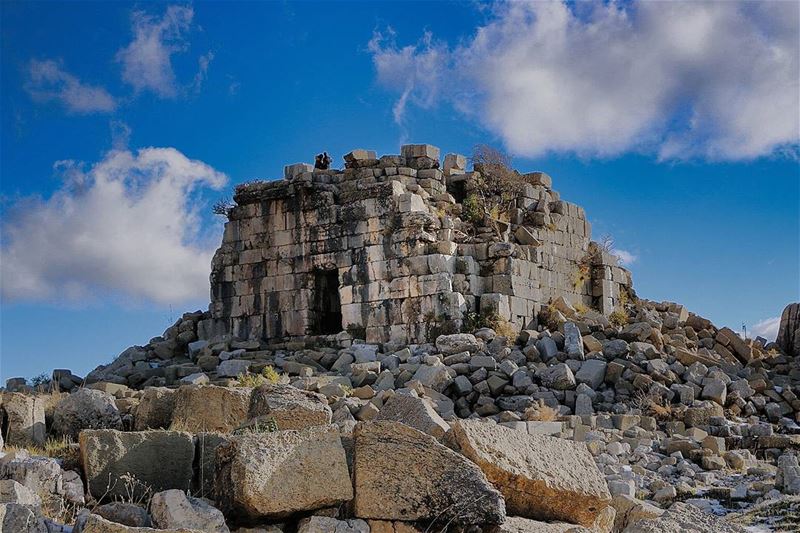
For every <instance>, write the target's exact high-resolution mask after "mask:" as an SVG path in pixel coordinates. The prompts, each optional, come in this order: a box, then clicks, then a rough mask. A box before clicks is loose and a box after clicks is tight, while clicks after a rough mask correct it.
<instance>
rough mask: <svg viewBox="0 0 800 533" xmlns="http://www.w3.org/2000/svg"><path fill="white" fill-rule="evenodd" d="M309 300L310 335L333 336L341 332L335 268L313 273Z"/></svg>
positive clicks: (337, 281)
mask: <svg viewBox="0 0 800 533" xmlns="http://www.w3.org/2000/svg"><path fill="white" fill-rule="evenodd" d="M311 299H312V301H311V328H312V331H311V334H312V335H333V334H336V333H339V332H340V331H342V304H341V301H340V300H339V272H338V271H337V270H336V269H335V268H331V269H317V270H315V271H314V290H313V293H312V295H311Z"/></svg>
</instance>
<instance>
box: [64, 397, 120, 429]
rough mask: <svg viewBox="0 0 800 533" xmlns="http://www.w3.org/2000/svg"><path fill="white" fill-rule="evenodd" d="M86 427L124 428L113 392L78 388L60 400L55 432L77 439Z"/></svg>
mask: <svg viewBox="0 0 800 533" xmlns="http://www.w3.org/2000/svg"><path fill="white" fill-rule="evenodd" d="M84 429H122V418H121V417H120V414H119V410H118V409H117V405H116V403H115V402H114V397H113V396H112V395H111V394H109V393H107V392H104V391H100V390H94V389H78V390H77V391H76V392H73V393H72V394H70V395H68V396H66V397H65V398H64V399H63V400H61V401H60V402H58V405H57V406H56V409H55V413H54V414H53V432H54V433H56V434H57V435H64V436H67V437H70V438H73V439H77V438H78V434H79V433H80V432H81V430H84Z"/></svg>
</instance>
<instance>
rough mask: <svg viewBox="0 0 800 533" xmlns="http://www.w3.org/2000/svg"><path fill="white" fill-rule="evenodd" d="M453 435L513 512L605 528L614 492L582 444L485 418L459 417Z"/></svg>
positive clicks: (611, 518)
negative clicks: (526, 430)
mask: <svg viewBox="0 0 800 533" xmlns="http://www.w3.org/2000/svg"><path fill="white" fill-rule="evenodd" d="M453 438H454V439H455V441H456V442H457V443H458V446H459V448H460V449H461V453H463V454H464V455H465V456H467V457H468V458H469V459H471V460H472V461H473V462H475V463H476V464H477V465H478V466H480V468H481V470H483V472H484V473H485V474H486V477H488V478H489V481H491V482H492V483H493V484H494V485H495V486H496V487H497V488H498V489H499V490H500V492H502V493H503V497H504V498H505V500H506V506H507V508H508V511H509V512H510V513H513V514H515V515H518V516H524V517H528V518H536V519H540V520H558V521H567V522H570V523H575V524H580V525H582V526H586V527H592V526H595V525H597V526H600V527H603V526H605V528H606V529H608V528H609V526H610V524H611V523H612V522H613V511H612V512H611V517H610V519H609V511H608V510H607V509H608V506H609V504H610V503H611V494H610V493H609V492H608V487H607V486H606V481H605V479H604V477H603V475H602V474H601V473H600V471H599V470H598V468H597V466H596V465H595V462H594V460H593V458H592V456H591V454H590V453H589V452H588V451H587V450H586V447H585V446H584V445H583V444H580V443H575V442H569V441H565V440H563V439H557V438H553V437H546V436H541V435H528V434H526V433H524V432H521V431H517V430H514V429H510V428H507V427H503V426H499V425H497V424H493V423H490V422H487V421H482V420H460V421H458V422H457V423H456V424H455V425H454V426H453Z"/></svg>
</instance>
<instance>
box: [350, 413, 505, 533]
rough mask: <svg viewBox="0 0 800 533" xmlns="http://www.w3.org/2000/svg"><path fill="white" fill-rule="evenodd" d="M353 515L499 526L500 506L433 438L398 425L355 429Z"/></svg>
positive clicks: (474, 471) (473, 470) (473, 469)
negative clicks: (354, 495)
mask: <svg viewBox="0 0 800 533" xmlns="http://www.w3.org/2000/svg"><path fill="white" fill-rule="evenodd" d="M354 438H355V452H354V453H355V457H354V465H353V469H354V477H355V492H356V498H355V502H354V503H355V505H354V510H355V515H356V516H358V517H359V518H366V519H378V520H403V521H436V523H437V524H439V525H440V527H442V526H444V524H447V523H452V524H461V525H486V524H500V523H502V522H503V520H504V519H505V502H504V501H503V497H502V496H501V495H500V493H499V492H497V490H496V489H495V488H494V487H493V486H492V485H491V484H490V483H489V481H488V480H487V479H486V476H484V474H483V473H482V472H481V471H480V469H479V468H478V467H477V466H475V465H474V464H473V463H471V462H470V461H468V460H467V459H466V458H464V457H463V456H462V455H460V454H458V453H456V452H454V451H452V450H450V449H449V448H446V447H445V446H443V445H441V444H440V443H439V442H437V441H436V439H434V438H433V437H432V436H430V435H427V434H425V433H422V432H421V431H418V430H416V429H413V428H411V427H409V426H406V425H404V424H401V423H398V422H389V421H380V422H365V423H360V424H358V425H357V426H356V429H355V432H354Z"/></svg>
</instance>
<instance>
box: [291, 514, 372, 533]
mask: <svg viewBox="0 0 800 533" xmlns="http://www.w3.org/2000/svg"><path fill="white" fill-rule="evenodd" d="M297 533H372V532H371V531H370V526H369V524H367V523H366V522H364V521H363V520H359V519H357V518H355V519H353V520H337V519H335V518H330V517H327V516H312V517H310V518H304V519H303V520H301V521H300V524H298V526H297Z"/></svg>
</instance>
